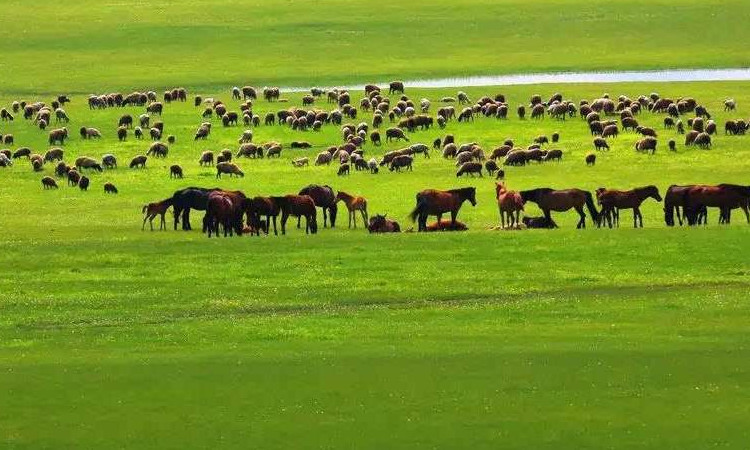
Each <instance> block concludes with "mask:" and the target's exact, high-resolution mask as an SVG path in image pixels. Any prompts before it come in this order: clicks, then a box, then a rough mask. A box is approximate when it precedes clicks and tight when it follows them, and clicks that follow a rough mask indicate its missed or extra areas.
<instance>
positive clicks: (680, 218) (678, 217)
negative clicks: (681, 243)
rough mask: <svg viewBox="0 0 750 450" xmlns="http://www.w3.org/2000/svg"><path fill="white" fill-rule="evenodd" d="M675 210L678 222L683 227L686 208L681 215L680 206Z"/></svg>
mask: <svg viewBox="0 0 750 450" xmlns="http://www.w3.org/2000/svg"><path fill="white" fill-rule="evenodd" d="M674 209H675V211H676V212H677V222H679V224H680V226H682V214H684V213H685V208H684V207H683V208H682V214H680V207H679V206H675V207H674Z"/></svg>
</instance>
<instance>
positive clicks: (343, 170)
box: [336, 163, 349, 176]
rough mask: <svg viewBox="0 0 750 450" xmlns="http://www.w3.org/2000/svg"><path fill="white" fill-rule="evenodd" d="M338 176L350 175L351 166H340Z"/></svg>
mask: <svg viewBox="0 0 750 450" xmlns="http://www.w3.org/2000/svg"><path fill="white" fill-rule="evenodd" d="M336 175H339V176H341V175H349V164H348V163H343V164H341V165H340V166H339V170H338V172H336Z"/></svg>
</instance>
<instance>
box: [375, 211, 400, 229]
mask: <svg viewBox="0 0 750 450" xmlns="http://www.w3.org/2000/svg"><path fill="white" fill-rule="evenodd" d="M386 216H387V214H383V215H380V214H375V215H374V216H373V217H370V224H369V225H368V226H367V231H369V232H370V233H400V232H401V226H399V224H398V222H396V221H395V220H391V219H388V218H386Z"/></svg>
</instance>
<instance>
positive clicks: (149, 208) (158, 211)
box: [141, 197, 172, 231]
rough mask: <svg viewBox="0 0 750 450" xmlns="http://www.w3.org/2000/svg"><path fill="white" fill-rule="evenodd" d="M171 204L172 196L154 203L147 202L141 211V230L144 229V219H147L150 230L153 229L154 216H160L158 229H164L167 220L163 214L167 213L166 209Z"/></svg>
mask: <svg viewBox="0 0 750 450" xmlns="http://www.w3.org/2000/svg"><path fill="white" fill-rule="evenodd" d="M170 206H172V198H171V197H170V198H168V199H165V200H162V201H160V202H156V203H149V204H148V205H145V206H144V207H143V209H142V210H141V212H142V213H143V225H142V226H141V231H143V230H145V229H146V221H147V220H148V222H149V225H151V231H154V219H155V218H156V216H161V220H160V221H159V229H160V230H165V229H166V228H167V221H166V219H165V217H164V216H166V214H167V210H168V209H169V207H170Z"/></svg>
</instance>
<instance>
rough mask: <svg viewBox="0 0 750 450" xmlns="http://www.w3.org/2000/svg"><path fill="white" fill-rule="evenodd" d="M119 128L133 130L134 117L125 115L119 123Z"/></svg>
mask: <svg viewBox="0 0 750 450" xmlns="http://www.w3.org/2000/svg"><path fill="white" fill-rule="evenodd" d="M117 126H118V127H125V128H132V127H133V116H131V115H130V114H125V115H122V116H120V120H118V121H117Z"/></svg>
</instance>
